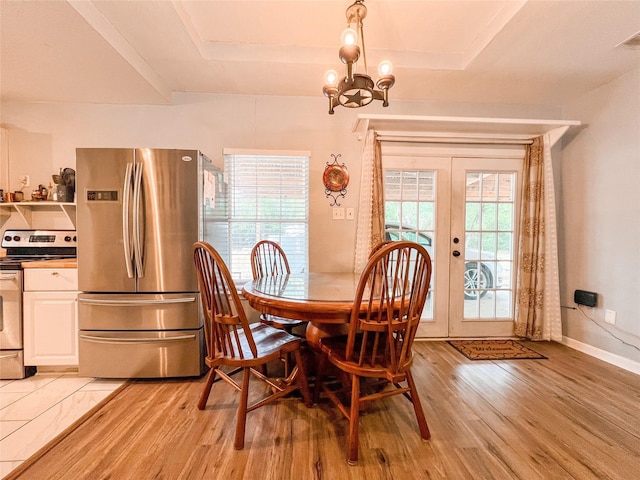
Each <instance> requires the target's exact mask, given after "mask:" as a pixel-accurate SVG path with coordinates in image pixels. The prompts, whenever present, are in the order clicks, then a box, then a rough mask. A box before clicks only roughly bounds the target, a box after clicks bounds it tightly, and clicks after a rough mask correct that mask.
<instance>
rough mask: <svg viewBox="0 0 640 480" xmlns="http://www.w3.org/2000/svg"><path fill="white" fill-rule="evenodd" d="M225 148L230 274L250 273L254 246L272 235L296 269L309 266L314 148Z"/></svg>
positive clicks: (243, 276)
mask: <svg viewBox="0 0 640 480" xmlns="http://www.w3.org/2000/svg"><path fill="white" fill-rule="evenodd" d="M224 153H225V155H224V169H225V173H226V176H227V181H228V197H229V229H230V235H229V261H228V267H229V270H230V271H231V275H232V276H233V277H234V278H235V279H250V278H251V276H252V275H251V263H250V254H251V249H252V248H253V246H254V245H255V244H256V243H257V242H258V241H260V240H273V241H275V242H278V243H279V244H280V245H281V246H282V248H283V249H284V251H285V253H286V255H287V259H288V260H289V266H290V267H291V272H293V273H295V272H303V271H306V270H307V268H308V245H309V154H308V153H306V152H305V153H299V152H295V153H289V152H287V153H283V154H280V153H270V152H258V153H254V152H231V151H228V150H225V152H224Z"/></svg>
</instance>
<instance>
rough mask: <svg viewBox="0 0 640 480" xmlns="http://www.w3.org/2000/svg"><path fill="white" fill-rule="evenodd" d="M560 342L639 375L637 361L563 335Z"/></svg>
mask: <svg viewBox="0 0 640 480" xmlns="http://www.w3.org/2000/svg"><path fill="white" fill-rule="evenodd" d="M561 343H562V344H563V345H566V346H567V347H569V348H573V349H574V350H578V351H580V352H582V353H586V354H587V355H591V356H592V357H595V358H597V359H599V360H602V361H604V362H607V363H610V364H612V365H615V366H616V367H620V368H622V369H624V370H628V371H629V372H632V373H635V374H636V375H640V363H638V362H635V361H633V360H630V359H628V358H625V357H621V356H620V355H616V354H615V353H611V352H607V351H606V350H602V349H600V348H596V347H594V346H592V345H589V344H587V343H582V342H579V341H577V340H574V339H573V338H569V337H565V336H563V337H562V342H561Z"/></svg>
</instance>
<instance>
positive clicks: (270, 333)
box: [207, 323, 302, 366]
mask: <svg viewBox="0 0 640 480" xmlns="http://www.w3.org/2000/svg"><path fill="white" fill-rule="evenodd" d="M249 329H250V330H251V335H252V336H253V340H254V342H255V344H256V348H257V356H256V357H255V358H254V357H253V353H251V349H250V347H249V344H248V342H247V337H246V334H245V332H244V331H242V330H240V331H238V339H239V345H240V348H241V350H242V352H241V353H240V352H238V355H236V358H235V359H231V358H228V357H220V358H210V357H207V363H208V364H209V366H216V365H220V364H221V363H222V361H223V360H224V364H225V365H229V366H234V365H236V364H237V365H243V366H250V365H262V364H264V363H265V362H269V361H271V360H275V359H277V358H279V357H280V356H281V355H282V354H285V353H289V352H293V351H294V350H296V349H298V348H299V347H300V343H301V342H302V339H301V338H300V337H296V336H295V335H291V334H290V333H287V332H286V331H285V330H281V329H278V328H274V327H270V326H269V325H265V324H263V323H252V324H250V325H249Z"/></svg>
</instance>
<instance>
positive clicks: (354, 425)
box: [347, 375, 360, 465]
mask: <svg viewBox="0 0 640 480" xmlns="http://www.w3.org/2000/svg"><path fill="white" fill-rule="evenodd" d="M359 424H360V377H358V376H357V375H351V409H350V411H349V452H348V456H347V462H348V463H349V465H355V464H356V463H358V427H359Z"/></svg>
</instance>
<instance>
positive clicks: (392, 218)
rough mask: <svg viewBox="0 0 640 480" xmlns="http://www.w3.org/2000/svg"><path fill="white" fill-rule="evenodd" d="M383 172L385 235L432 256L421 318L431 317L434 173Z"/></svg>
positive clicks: (432, 294) (409, 171)
mask: <svg viewBox="0 0 640 480" xmlns="http://www.w3.org/2000/svg"><path fill="white" fill-rule="evenodd" d="M384 173H385V178H384V198H385V203H384V217H385V229H386V235H385V237H386V239H387V240H393V241H397V240H409V241H412V242H417V243H419V244H420V245H422V246H423V247H425V249H426V250H427V252H428V253H429V255H430V256H431V262H432V266H433V270H432V273H431V286H430V291H429V296H428V297H427V302H426V304H425V307H424V310H423V312H422V319H423V320H425V321H433V311H434V305H433V298H435V297H434V295H435V292H434V291H433V288H434V287H433V286H434V278H435V275H436V262H435V258H434V247H435V244H434V239H435V230H434V229H435V213H434V212H435V202H436V191H435V190H436V189H435V185H436V184H435V181H436V175H435V172H434V171H430V170H397V169H389V170H385V172H384Z"/></svg>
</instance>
